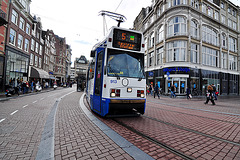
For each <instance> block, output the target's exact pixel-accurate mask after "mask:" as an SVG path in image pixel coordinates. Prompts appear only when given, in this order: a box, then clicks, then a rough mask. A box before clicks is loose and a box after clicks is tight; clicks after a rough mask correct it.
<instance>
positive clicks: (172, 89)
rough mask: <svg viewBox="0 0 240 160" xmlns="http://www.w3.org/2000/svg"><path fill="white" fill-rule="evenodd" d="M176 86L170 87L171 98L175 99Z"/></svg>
mask: <svg viewBox="0 0 240 160" xmlns="http://www.w3.org/2000/svg"><path fill="white" fill-rule="evenodd" d="M175 93H176V86H175V85H172V86H171V98H174V97H175V98H176V94H175Z"/></svg>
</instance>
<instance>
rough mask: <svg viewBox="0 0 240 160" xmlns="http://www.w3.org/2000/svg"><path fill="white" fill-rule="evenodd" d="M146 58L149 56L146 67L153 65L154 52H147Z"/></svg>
mask: <svg viewBox="0 0 240 160" xmlns="http://www.w3.org/2000/svg"><path fill="white" fill-rule="evenodd" d="M148 58H149V66H148V67H151V66H153V63H154V52H151V53H149V54H148Z"/></svg>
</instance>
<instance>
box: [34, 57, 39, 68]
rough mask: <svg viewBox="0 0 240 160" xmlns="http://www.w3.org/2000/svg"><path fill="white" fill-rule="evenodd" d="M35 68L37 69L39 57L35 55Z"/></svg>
mask: <svg viewBox="0 0 240 160" xmlns="http://www.w3.org/2000/svg"><path fill="white" fill-rule="evenodd" d="M34 66H35V67H37V66H38V56H36V55H35V65H34Z"/></svg>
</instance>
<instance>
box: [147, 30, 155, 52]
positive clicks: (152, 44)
mask: <svg viewBox="0 0 240 160" xmlns="http://www.w3.org/2000/svg"><path fill="white" fill-rule="evenodd" d="M148 45H149V46H148V47H149V48H152V47H153V46H154V32H152V34H151V36H150V38H149V42H148Z"/></svg>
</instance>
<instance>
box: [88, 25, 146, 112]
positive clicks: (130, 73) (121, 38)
mask: <svg viewBox="0 0 240 160" xmlns="http://www.w3.org/2000/svg"><path fill="white" fill-rule="evenodd" d="M91 57H92V60H91V62H90V64H89V67H88V70H87V83H86V99H87V101H88V103H89V104H90V108H91V110H93V111H94V112H96V113H97V114H99V115H101V116H112V115H133V114H138V115H140V114H144V112H145V107H146V78H145V73H144V39H143V34H142V33H141V32H138V31H135V30H130V29H124V28H120V27H112V28H111V29H110V31H109V33H108V34H107V36H105V38H104V39H103V40H102V41H101V42H100V43H97V44H96V45H95V46H94V47H93V49H92V51H91Z"/></svg>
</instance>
